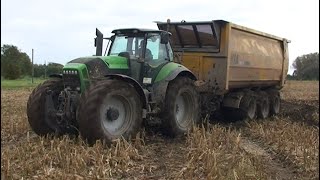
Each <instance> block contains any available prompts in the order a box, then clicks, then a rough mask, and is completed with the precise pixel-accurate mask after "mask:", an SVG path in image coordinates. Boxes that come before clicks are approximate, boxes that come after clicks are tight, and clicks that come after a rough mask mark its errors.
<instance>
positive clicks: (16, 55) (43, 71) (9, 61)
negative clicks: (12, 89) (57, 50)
mask: <svg viewBox="0 0 320 180" xmlns="http://www.w3.org/2000/svg"><path fill="white" fill-rule="evenodd" d="M62 68H63V65H61V64H58V63H49V64H48V65H43V64H34V77H45V76H46V77H48V76H49V75H50V74H55V73H58V74H60V73H62ZM31 75H32V63H31V60H30V58H29V56H28V55H27V54H26V53H24V52H21V51H20V50H19V49H18V47H16V46H14V45H7V44H5V45H3V46H2V47H1V77H3V78H5V79H19V78H21V77H23V76H31Z"/></svg>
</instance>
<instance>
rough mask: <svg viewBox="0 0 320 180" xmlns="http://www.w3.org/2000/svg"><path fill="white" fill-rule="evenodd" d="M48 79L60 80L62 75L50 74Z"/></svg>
mask: <svg viewBox="0 0 320 180" xmlns="http://www.w3.org/2000/svg"><path fill="white" fill-rule="evenodd" d="M49 77H51V78H60V79H62V74H56V73H55V74H50V75H49Z"/></svg>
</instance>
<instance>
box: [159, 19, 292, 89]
mask: <svg viewBox="0 0 320 180" xmlns="http://www.w3.org/2000/svg"><path fill="white" fill-rule="evenodd" d="M157 24H158V27H159V29H161V30H168V31H169V32H171V33H172V37H171V45H172V49H173V51H174V53H175V61H177V62H179V63H181V64H183V65H184V66H186V67H187V68H189V69H190V70H191V71H192V72H193V73H194V74H195V76H196V77H197V78H198V81H197V82H196V84H197V86H198V89H199V91H200V92H214V93H215V94H220V95H223V94H226V93H228V92H230V91H234V90H239V89H243V88H249V89H250V88H262V89H264V88H276V89H281V88H282V87H283V85H284V83H285V79H286V75H287V71H288V42H289V41H288V40H287V39H285V38H280V37H277V36H274V35H271V34H267V33H264V32H260V31H257V30H253V29H250V28H247V27H244V26H240V25H237V24H234V23H231V22H227V21H223V20H214V21H203V22H170V23H162V22H157Z"/></svg>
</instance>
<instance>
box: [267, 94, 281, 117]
mask: <svg viewBox="0 0 320 180" xmlns="http://www.w3.org/2000/svg"><path fill="white" fill-rule="evenodd" d="M268 94H269V99H270V115H271V116H275V115H277V114H279V112H280V107H281V99H280V93H279V91H277V90H272V91H269V92H268Z"/></svg>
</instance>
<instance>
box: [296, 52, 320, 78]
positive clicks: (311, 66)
mask: <svg viewBox="0 0 320 180" xmlns="http://www.w3.org/2000/svg"><path fill="white" fill-rule="evenodd" d="M292 66H293V68H294V69H295V71H294V72H293V77H294V78H295V79H298V80H319V53H317V52H316V53H310V54H305V55H302V56H299V57H297V59H295V61H294V62H293V64H292Z"/></svg>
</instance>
